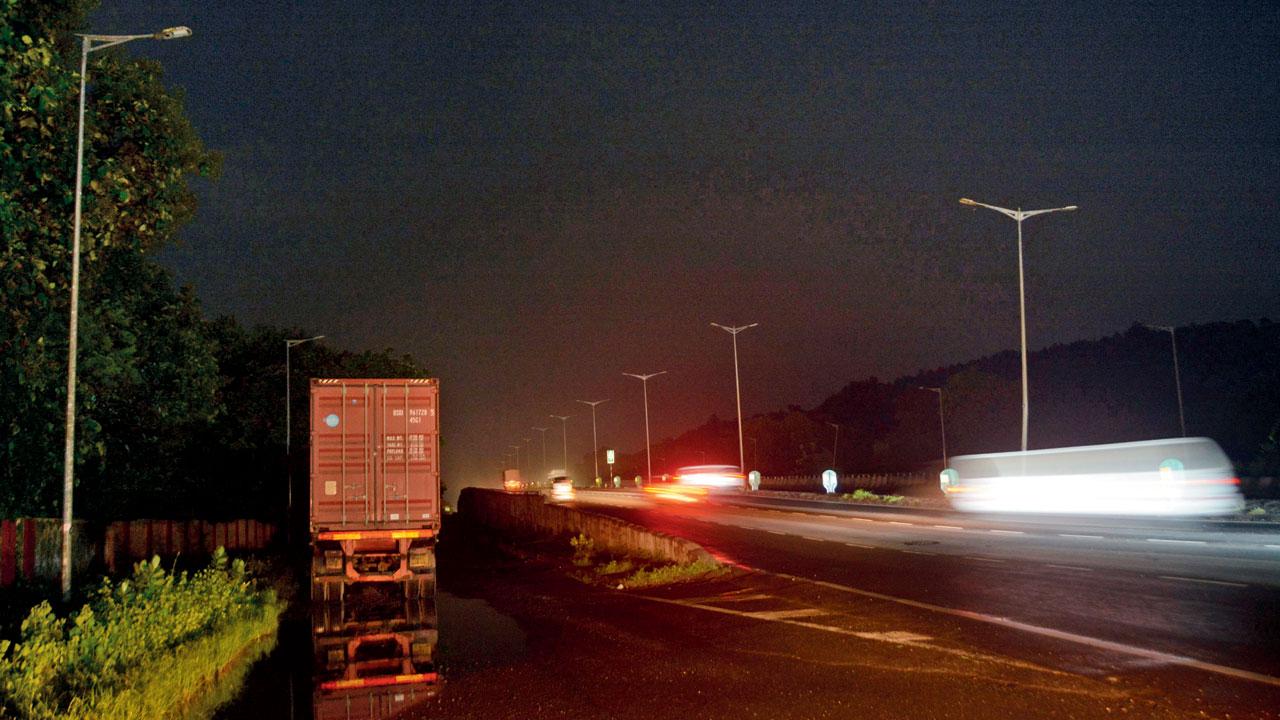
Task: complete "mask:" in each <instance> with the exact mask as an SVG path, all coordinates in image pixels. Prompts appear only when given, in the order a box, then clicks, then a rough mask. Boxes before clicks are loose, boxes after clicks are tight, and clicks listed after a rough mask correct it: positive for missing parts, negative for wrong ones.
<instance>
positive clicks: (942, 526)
mask: <svg viewBox="0 0 1280 720" xmlns="http://www.w3.org/2000/svg"><path fill="white" fill-rule="evenodd" d="M934 527H936V528H939V529H941V530H963V529H964V528H962V527H960V526H959V525H934Z"/></svg>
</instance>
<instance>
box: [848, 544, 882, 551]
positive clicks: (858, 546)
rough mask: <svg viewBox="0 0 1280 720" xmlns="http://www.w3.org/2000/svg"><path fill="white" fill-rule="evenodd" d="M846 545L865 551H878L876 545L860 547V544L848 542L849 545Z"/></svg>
mask: <svg viewBox="0 0 1280 720" xmlns="http://www.w3.org/2000/svg"><path fill="white" fill-rule="evenodd" d="M845 545H848V546H849V547H856V548H862V549H863V550H875V549H876V546H875V545H859V544H858V543H848V542H847V543H845Z"/></svg>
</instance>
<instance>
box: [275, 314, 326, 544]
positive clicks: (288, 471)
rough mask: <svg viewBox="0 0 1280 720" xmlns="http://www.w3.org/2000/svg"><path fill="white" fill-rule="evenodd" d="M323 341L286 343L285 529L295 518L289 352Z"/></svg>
mask: <svg viewBox="0 0 1280 720" xmlns="http://www.w3.org/2000/svg"><path fill="white" fill-rule="evenodd" d="M323 339H324V336H323V335H316V336H314V337H309V338H286V339H285V341H284V464H285V468H284V474H285V483H286V484H287V485H288V486H289V500H288V505H287V508H288V512H287V513H285V523H286V525H285V527H288V522H289V520H288V519H289V518H291V517H293V455H292V454H291V453H290V451H289V450H290V443H291V440H292V438H293V402H292V401H293V395H292V393H291V389H292V384H293V383H292V380H293V376H292V375H290V373H289V351H290V350H292V349H294V348H295V347H297V346H299V345H301V344H303V343H309V342H314V341H316V340H323Z"/></svg>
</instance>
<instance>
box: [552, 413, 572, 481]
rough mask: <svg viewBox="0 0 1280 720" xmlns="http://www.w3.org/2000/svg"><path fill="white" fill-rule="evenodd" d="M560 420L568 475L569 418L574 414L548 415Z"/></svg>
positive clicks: (566, 474)
mask: <svg viewBox="0 0 1280 720" xmlns="http://www.w3.org/2000/svg"><path fill="white" fill-rule="evenodd" d="M547 417H553V418H555V419H557V420H559V421H560V442H561V443H563V444H564V467H563V468H561V469H562V470H563V471H564V474H565V476H566V477H568V475H569V418H571V417H573V416H572V415H548V416H547Z"/></svg>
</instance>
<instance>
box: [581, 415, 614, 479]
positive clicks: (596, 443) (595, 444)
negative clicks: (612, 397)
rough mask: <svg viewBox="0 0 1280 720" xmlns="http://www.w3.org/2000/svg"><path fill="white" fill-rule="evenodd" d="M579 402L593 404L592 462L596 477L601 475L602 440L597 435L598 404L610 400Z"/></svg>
mask: <svg viewBox="0 0 1280 720" xmlns="http://www.w3.org/2000/svg"><path fill="white" fill-rule="evenodd" d="M578 402H580V403H582V404H583V405H590V406H591V462H592V463H594V465H595V470H596V477H600V440H599V439H598V438H597V437H596V406H597V405H599V404H600V403H607V402H609V400H608V399H604V400H578Z"/></svg>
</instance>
